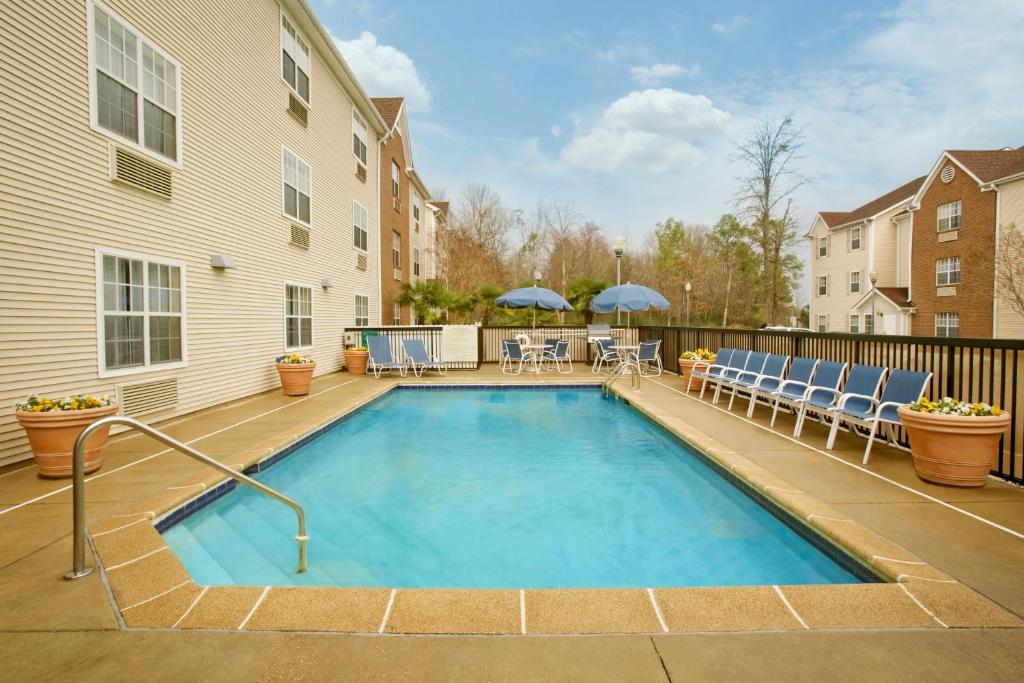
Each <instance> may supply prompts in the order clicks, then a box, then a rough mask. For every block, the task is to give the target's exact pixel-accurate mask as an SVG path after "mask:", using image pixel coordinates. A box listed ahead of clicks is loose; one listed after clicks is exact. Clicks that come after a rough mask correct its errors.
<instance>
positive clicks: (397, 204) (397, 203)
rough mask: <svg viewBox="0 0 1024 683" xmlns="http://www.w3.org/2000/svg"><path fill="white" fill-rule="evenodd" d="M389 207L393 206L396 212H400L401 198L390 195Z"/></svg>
mask: <svg viewBox="0 0 1024 683" xmlns="http://www.w3.org/2000/svg"><path fill="white" fill-rule="evenodd" d="M391 208H393V209H394V210H395V211H397V212H398V213H402V200H401V199H399V198H398V197H392V198H391Z"/></svg>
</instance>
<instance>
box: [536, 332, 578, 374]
mask: <svg viewBox="0 0 1024 683" xmlns="http://www.w3.org/2000/svg"><path fill="white" fill-rule="evenodd" d="M554 341H555V346H554V348H550V349H544V353H543V355H541V357H540V360H541V362H542V363H551V364H553V365H554V366H555V369H556V370H558V374H560V375H568V374H571V373H572V358H570V357H569V342H567V341H565V340H564V339H556V340H554ZM563 363H565V364H566V365H568V366H569V369H568V370H564V371H563V370H562V364H563Z"/></svg>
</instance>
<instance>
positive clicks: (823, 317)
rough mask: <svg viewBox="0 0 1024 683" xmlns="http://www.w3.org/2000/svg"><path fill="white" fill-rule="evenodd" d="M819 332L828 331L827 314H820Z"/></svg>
mask: <svg viewBox="0 0 1024 683" xmlns="http://www.w3.org/2000/svg"><path fill="white" fill-rule="evenodd" d="M818 332H828V316H827V315H818Z"/></svg>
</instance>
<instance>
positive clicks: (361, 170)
mask: <svg viewBox="0 0 1024 683" xmlns="http://www.w3.org/2000/svg"><path fill="white" fill-rule="evenodd" d="M356 178H359V180H361V181H362V182H364V183H365V182H366V167H365V166H363V165H362V164H361V163H359V162H358V161H357V162H356Z"/></svg>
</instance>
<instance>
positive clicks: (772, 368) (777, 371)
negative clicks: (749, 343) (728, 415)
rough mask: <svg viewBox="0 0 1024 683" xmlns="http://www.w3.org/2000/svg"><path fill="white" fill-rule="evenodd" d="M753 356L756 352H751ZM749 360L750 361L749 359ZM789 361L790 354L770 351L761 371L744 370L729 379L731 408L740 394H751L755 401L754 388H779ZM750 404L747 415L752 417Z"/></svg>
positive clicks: (727, 383) (730, 408) (751, 399)
mask: <svg viewBox="0 0 1024 683" xmlns="http://www.w3.org/2000/svg"><path fill="white" fill-rule="evenodd" d="M750 355H751V356H753V355H754V354H750ZM748 362H749V361H748ZM788 363H789V356H783V355H781V354H778V353H769V354H768V355H767V357H766V358H765V361H764V364H763V365H762V368H761V371H760V372H753V371H747V370H744V371H743V372H741V373H740V374H738V375H737V376H736V377H735V378H734V379H732V380H727V381H726V382H725V384H726V386H727V387H728V388H729V393H730V396H729V410H732V404H733V401H735V400H736V396H737V395H738V394H742V395H744V396H746V395H749V396H750V401H751V404H753V401H754V395H755V394H754V390H755V389H756V388H759V387H762V386H763V387H765V388H768V387H771V389H773V390H774V389H777V388H778V387H779V385H780V384H782V378H783V376H784V375H785V374H786V365H787V364H788ZM750 410H751V408H750V406H747V417H750Z"/></svg>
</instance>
